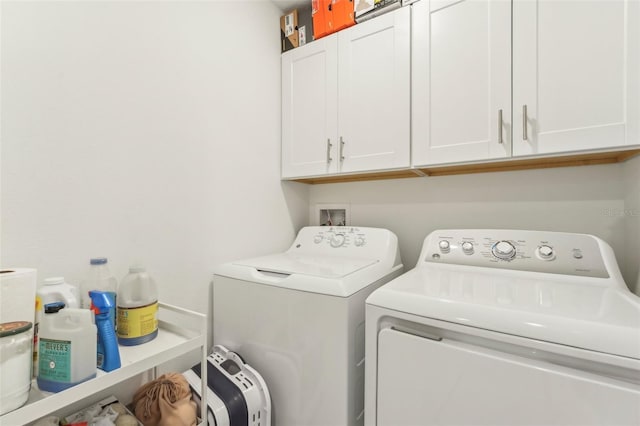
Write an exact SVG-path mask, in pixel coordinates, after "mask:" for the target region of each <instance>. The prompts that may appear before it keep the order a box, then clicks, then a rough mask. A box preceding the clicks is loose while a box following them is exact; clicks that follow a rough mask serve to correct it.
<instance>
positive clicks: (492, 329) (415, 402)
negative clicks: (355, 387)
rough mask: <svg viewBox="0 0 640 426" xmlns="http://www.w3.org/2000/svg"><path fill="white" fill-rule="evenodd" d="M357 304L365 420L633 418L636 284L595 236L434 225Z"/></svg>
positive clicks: (612, 421)
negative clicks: (361, 321) (410, 260)
mask: <svg viewBox="0 0 640 426" xmlns="http://www.w3.org/2000/svg"><path fill="white" fill-rule="evenodd" d="M366 317H367V325H366V327H367V332H366V333H367V334H366V336H367V349H366V356H367V365H366V410H365V424H366V425H369V426H373V425H377V426H382V425H393V426H403V425H412V426H415V425H431V424H434V425H436V424H437V425H581V426H582V425H638V424H640V298H638V297H637V296H635V295H633V294H632V293H631V292H630V291H629V290H628V289H627V287H626V285H625V284H624V281H623V280H622V277H621V275H620V271H619V269H618V265H617V263H616V261H615V257H614V254H613V251H612V250H611V247H609V245H607V244H606V243H605V242H604V241H602V240H601V239H599V238H596V237H594V236H591V235H584V234H568V233H555V232H537V231H509V230H440V231H435V232H433V233H431V234H430V235H429V236H427V238H426V239H425V241H424V244H423V247H422V252H421V254H420V258H419V260H418V264H417V266H416V268H415V269H413V270H411V271H409V272H407V273H406V274H404V275H402V276H401V277H399V278H397V279H395V280H393V281H392V282H390V283H388V284H387V285H385V286H383V287H381V288H380V289H378V290H377V291H375V292H374V293H373V294H371V296H370V297H369V298H368V299H367V307H366Z"/></svg>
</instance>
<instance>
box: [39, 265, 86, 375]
mask: <svg viewBox="0 0 640 426" xmlns="http://www.w3.org/2000/svg"><path fill="white" fill-rule="evenodd" d="M57 302H62V303H64V306H65V308H79V307H80V294H79V292H78V287H76V286H74V285H71V284H69V283H67V282H65V280H64V277H52V278H47V279H45V280H44V281H43V282H42V285H41V286H39V287H38V290H37V291H36V318H35V323H34V327H33V376H34V377H37V376H38V347H39V344H38V329H39V327H40V321H41V320H42V315H43V312H44V306H46V305H49V304H51V303H57Z"/></svg>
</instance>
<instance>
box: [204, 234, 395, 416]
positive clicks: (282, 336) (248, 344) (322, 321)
mask: <svg viewBox="0 0 640 426" xmlns="http://www.w3.org/2000/svg"><path fill="white" fill-rule="evenodd" d="M402 270H403V266H402V263H401V261H400V255H399V251H398V240H397V237H396V236H395V234H393V233H392V232H390V231H388V230H385V229H375V228H361V227H319V226H315V227H306V228H303V229H302V230H300V232H299V233H298V236H297V237H296V239H295V241H294V242H293V244H292V245H291V247H290V248H289V249H288V250H287V251H286V252H284V253H278V254H274V255H270V256H265V257H258V258H254V259H248V260H242V261H237V262H232V263H228V264H225V265H222V266H220V267H218V268H216V270H215V275H214V277H213V341H214V344H216V345H224V346H225V347H227V348H229V349H230V350H232V351H234V352H236V353H238V354H239V355H240V356H241V357H243V358H244V360H245V361H246V362H247V363H248V364H250V365H251V366H252V367H254V368H255V369H256V370H257V371H258V372H259V373H260V374H261V375H262V376H263V378H264V379H265V381H266V383H267V386H268V387H269V392H270V393H271V400H272V410H273V424H274V425H276V426H311V425H317V426H343V425H357V424H363V423H364V420H363V417H364V356H365V346H364V335H365V325H364V319H365V299H366V298H367V296H369V294H370V293H371V292H372V291H373V290H375V289H376V288H378V287H379V286H380V285H382V284H384V283H386V282H388V281H390V280H391V279H393V278H395V277H397V276H399V275H400V274H401V273H402Z"/></svg>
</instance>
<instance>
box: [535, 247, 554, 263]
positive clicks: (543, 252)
mask: <svg viewBox="0 0 640 426" xmlns="http://www.w3.org/2000/svg"><path fill="white" fill-rule="evenodd" d="M538 257H540V259H542V260H553V259H555V257H556V253H555V252H554V251H553V247H551V246H547V245H543V246H540V247H538Z"/></svg>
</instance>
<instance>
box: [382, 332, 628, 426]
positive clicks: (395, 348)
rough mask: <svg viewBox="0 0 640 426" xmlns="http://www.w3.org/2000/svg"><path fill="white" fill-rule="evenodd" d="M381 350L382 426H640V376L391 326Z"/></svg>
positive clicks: (383, 337) (383, 333)
mask: <svg viewBox="0 0 640 426" xmlns="http://www.w3.org/2000/svg"><path fill="white" fill-rule="evenodd" d="M378 345H379V347H378V369H377V370H378V371H377V376H378V381H377V383H378V385H377V416H376V417H377V421H376V422H375V424H376V425H377V426H386V425H388V426H403V425H407V426H409V425H411V426H414V425H426V424H438V425H454V424H455V425H471V424H473V425H542V424H544V425H578V424H579V425H605V424H609V425H611V424H616V425H637V424H640V385H639V384H638V380H640V378H639V377H635V380H636V381H635V383H627V382H622V381H619V380H614V379H611V378H609V377H603V376H600V375H596V374H593V373H590V372H585V371H582V370H578V369H574V368H568V367H563V366H559V365H555V364H551V363H548V362H545V361H542V360H539V359H531V358H527V357H524V356H520V355H513V354H510V353H505V352H501V351H498V350H493V349H487V348H485V347H479V346H474V345H471V344H468V343H464V342H460V341H456V340H449V339H443V340H440V341H437V340H432V339H428V338H425V337H420V336H416V335H414V334H408V333H405V332H402V331H398V330H395V329H392V328H387V329H383V330H381V331H380V333H379V335H378ZM532 352H533V351H532ZM635 373H638V372H635ZM637 375H638V374H636V376H637ZM631 379H632V378H631ZM632 380H633V379H632Z"/></svg>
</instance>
